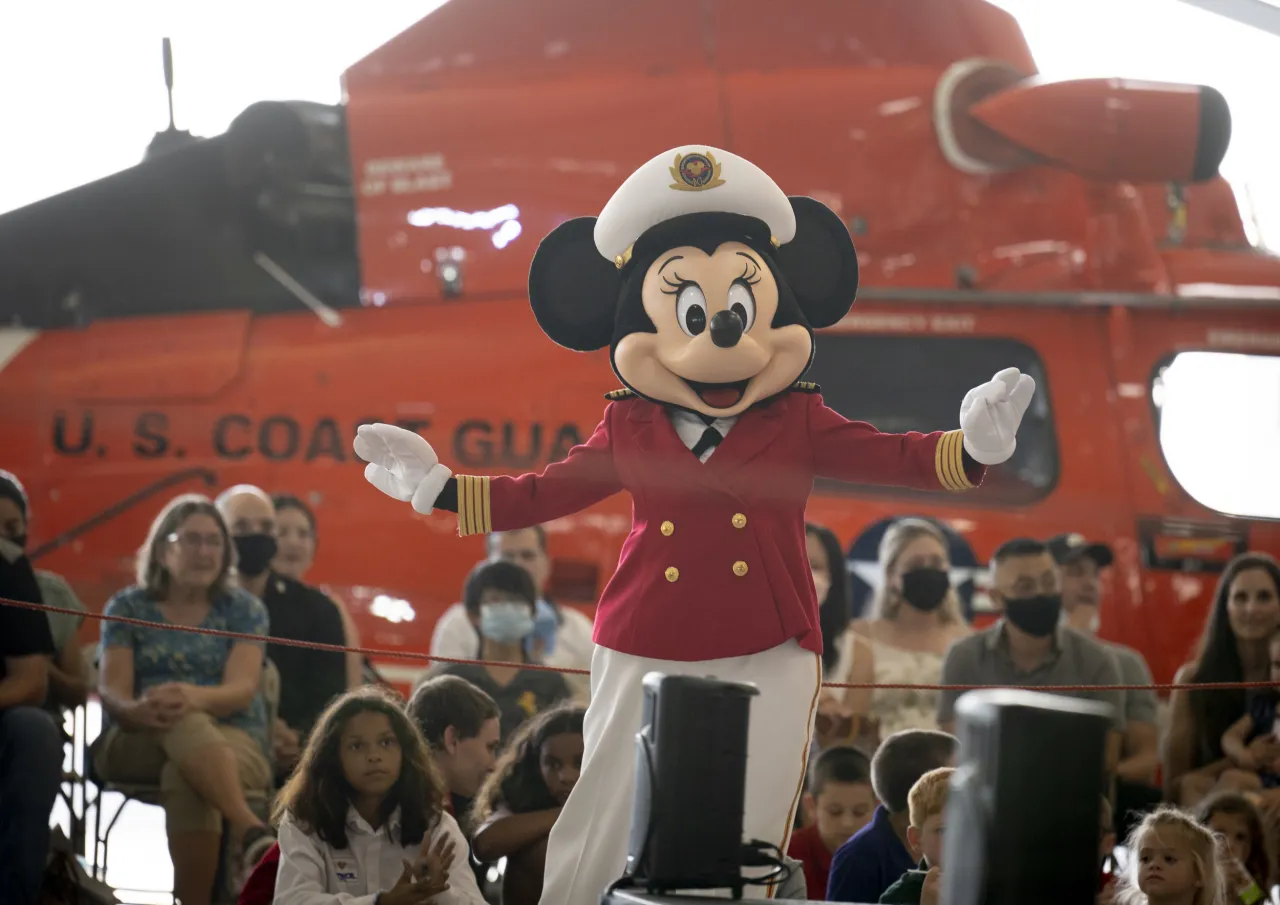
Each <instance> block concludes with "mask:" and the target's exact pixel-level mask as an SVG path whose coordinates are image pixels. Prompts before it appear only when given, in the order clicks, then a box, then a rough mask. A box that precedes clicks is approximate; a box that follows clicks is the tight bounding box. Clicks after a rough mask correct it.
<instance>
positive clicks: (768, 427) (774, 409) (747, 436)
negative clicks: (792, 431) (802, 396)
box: [703, 397, 789, 476]
mask: <svg viewBox="0 0 1280 905" xmlns="http://www.w3.org/2000/svg"><path fill="white" fill-rule="evenodd" d="M788 402H789V400H788V398H787V397H783V398H781V399H777V400H774V401H773V402H772V403H770V404H769V405H766V406H763V407H761V408H758V409H751V410H749V411H747V412H746V413H745V414H743V415H742V417H740V418H739V419H738V422H737V423H736V424H735V425H734V426H733V428H732V429H731V430H730V431H729V433H728V435H727V436H726V437H725V438H724V440H723V441H721V443H720V445H719V446H718V447H716V451H715V452H713V453H712V454H711V458H710V459H708V460H707V462H706V464H705V465H704V466H703V467H704V468H709V469H711V470H713V471H716V472H718V473H719V474H720V475H721V476H727V475H729V474H731V473H733V472H735V471H737V470H738V469H739V468H741V467H742V466H744V465H746V464H747V463H749V462H750V461H751V460H752V459H754V458H756V456H758V455H760V454H761V453H762V452H764V451H765V450H766V449H768V448H769V444H771V443H773V441H774V440H776V439H777V437H778V434H779V433H781V432H782V426H783V424H785V423H786V419H785V418H784V417H783V416H784V415H785V414H786V410H787V404H788Z"/></svg>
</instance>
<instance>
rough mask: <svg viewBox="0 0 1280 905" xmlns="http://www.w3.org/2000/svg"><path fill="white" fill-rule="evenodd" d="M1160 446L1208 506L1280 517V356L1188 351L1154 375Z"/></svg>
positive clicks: (1177, 473)
mask: <svg viewBox="0 0 1280 905" xmlns="http://www.w3.org/2000/svg"><path fill="white" fill-rule="evenodd" d="M1151 402H1152V406H1153V409H1154V411H1155V417H1156V430H1157V433H1158V434H1159V437H1160V449H1161V452H1163V453H1164V460H1165V463H1166V464H1167V465H1168V467H1169V471H1170V472H1171V473H1172V474H1173V477H1174V479H1175V480H1176V481H1177V482H1178V483H1179V484H1181V485H1182V488H1183V489H1184V490H1186V492H1187V493H1188V494H1190V495H1191V497H1192V498H1193V499H1194V500H1195V501H1196V502H1197V503H1200V504H1201V505H1202V506H1207V507H1208V508H1210V509H1214V510H1217V511H1218V512H1221V513H1223V514H1225V515H1234V516H1239V517H1243V518H1280V471H1277V470H1276V456H1277V452H1276V451H1277V450H1280V356H1274V355H1244V354H1238V353H1234V352H1180V353H1179V354H1177V355H1175V356H1173V358H1172V359H1169V360H1168V361H1167V362H1165V363H1163V364H1161V365H1160V366H1159V367H1157V368H1156V373H1155V375H1154V377H1153V379H1152V382H1151Z"/></svg>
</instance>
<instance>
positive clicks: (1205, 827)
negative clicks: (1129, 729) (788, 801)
mask: <svg viewBox="0 0 1280 905" xmlns="http://www.w3.org/2000/svg"><path fill="white" fill-rule="evenodd" d="M956 751H957V746H956V740H955V739H954V738H953V737H952V736H950V735H947V734H946V733H942V732H934V731H924V730H905V731H903V732H899V733H897V734H895V735H892V736H890V737H889V738H888V739H886V740H885V741H884V742H883V744H881V746H880V748H879V749H878V750H877V751H876V753H875V756H874V757H873V758H870V759H869V758H868V757H867V756H866V755H865V754H864V753H862V752H861V751H860V750H858V749H856V748H852V747H843V746H837V747H832V748H828V749H827V750H825V751H823V752H822V753H821V754H820V755H819V756H818V757H816V758H815V759H814V761H813V763H812V765H811V768H810V772H809V780H808V788H807V793H806V795H805V818H806V819H805V825H804V826H803V827H801V828H800V829H797V830H796V831H795V832H794V833H793V834H792V838H791V846H790V850H789V852H788V854H789V855H790V857H791V859H794V861H796V862H799V863H800V865H802V867H803V870H804V875H805V885H806V888H807V895H808V897H809V898H810V899H811V900H814V901H832V902H859V903H869V902H884V903H899V905H907V903H909V905H939V902H940V894H941V889H942V872H943V871H944V870H945V864H944V861H943V839H944V838H945V832H946V812H947V800H948V793H949V791H950V786H951V777H952V774H953V773H954V772H955V770H954V758H955V754H956ZM1099 820H1100V823H1099V844H1098V865H1099V881H1098V898H1097V905H1235V903H1236V902H1239V903H1243V905H1254V903H1257V902H1263V901H1266V900H1267V899H1268V897H1269V893H1268V891H1269V890H1270V889H1271V888H1272V887H1273V885H1274V884H1275V882H1276V880H1277V876H1276V870H1275V859H1274V857H1273V854H1272V852H1271V851H1270V846H1269V842H1268V836H1267V834H1266V832H1265V831H1264V823H1263V819H1262V816H1261V814H1260V813H1259V810H1258V808H1257V807H1256V806H1255V805H1254V803H1253V802H1252V801H1251V800H1250V799H1249V797H1247V795H1244V794H1239V793H1233V792H1222V793H1219V794H1217V795H1214V796H1213V797H1212V798H1210V799H1208V800H1206V801H1205V802H1204V803H1203V804H1202V805H1201V806H1200V807H1199V809H1198V810H1197V811H1196V812H1195V813H1188V812H1185V811H1182V810H1179V809H1177V808H1174V807H1171V806H1162V807H1160V808H1159V809H1157V810H1156V811H1154V812H1152V813H1149V814H1147V815H1146V816H1145V817H1144V818H1142V820H1141V821H1140V822H1139V823H1138V824H1137V825H1136V826H1135V827H1134V828H1133V830H1132V831H1131V832H1130V834H1129V837H1128V839H1127V840H1126V842H1125V851H1126V852H1127V858H1126V861H1125V863H1124V865H1123V869H1119V868H1118V867H1117V864H1116V858H1115V848H1116V836H1115V832H1114V829H1113V827H1114V825H1115V824H1114V820H1113V813H1112V808H1111V804H1110V802H1109V801H1108V799H1107V798H1106V797H1105V796H1100V799H1099Z"/></svg>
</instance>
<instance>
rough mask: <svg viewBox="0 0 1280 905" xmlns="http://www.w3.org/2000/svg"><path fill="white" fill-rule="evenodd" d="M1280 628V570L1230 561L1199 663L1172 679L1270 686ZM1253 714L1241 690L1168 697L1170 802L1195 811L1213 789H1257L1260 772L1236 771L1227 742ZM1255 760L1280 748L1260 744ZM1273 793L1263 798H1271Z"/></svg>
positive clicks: (1266, 560)
mask: <svg viewBox="0 0 1280 905" xmlns="http://www.w3.org/2000/svg"><path fill="white" fill-rule="evenodd" d="M1278 628H1280V564H1277V563H1276V561H1275V560H1274V559H1272V558H1271V557H1270V556H1267V555H1266V554H1264V553H1242V554H1240V555H1239V556H1237V557H1235V558H1234V559H1232V560H1231V562H1229V563H1227V566H1226V568H1225V569H1224V570H1223V573H1222V576H1221V578H1220V579H1219V581H1218V588H1217V592H1216V594H1215V596H1214V602H1213V606H1212V607H1211V608H1210V610H1209V612H1208V614H1207V615H1206V617H1205V626H1204V633H1203V636H1202V638H1201V640H1200V643H1199V646H1198V648H1197V649H1198V654H1197V657H1196V659H1195V660H1193V661H1191V662H1189V663H1186V664H1184V665H1183V666H1182V667H1181V668H1180V669H1179V670H1178V672H1177V674H1176V675H1175V676H1174V679H1173V681H1174V682H1175V683H1177V684H1187V683H1193V684H1202V683H1211V682H1266V681H1268V680H1269V679H1270V676H1271V658H1270V653H1269V650H1268V647H1269V644H1268V642H1269V640H1270V638H1271V636H1272V635H1273V634H1274V633H1275V632H1276V630H1277V629H1278ZM1248 709H1249V700H1248V697H1247V695H1246V694H1245V692H1244V691H1243V690H1241V689H1214V690H1200V689H1195V690H1191V691H1185V690H1174V691H1173V693H1172V694H1171V695H1170V696H1169V729H1168V732H1167V734H1166V736H1165V745H1164V782H1165V791H1166V794H1167V796H1168V797H1169V799H1170V800H1172V801H1176V802H1178V803H1180V804H1182V805H1183V806H1184V807H1194V806H1195V805H1196V804H1197V803H1199V801H1200V800H1201V799H1203V798H1204V797H1205V796H1206V795H1208V794H1209V793H1210V792H1213V791H1239V790H1241V789H1248V788H1256V787H1257V784H1258V778H1257V776H1256V775H1255V774H1253V773H1250V772H1246V771H1243V770H1240V769H1239V768H1237V767H1235V766H1233V765H1232V763H1231V761H1230V759H1228V758H1227V757H1226V756H1225V753H1224V752H1223V750H1222V738H1223V736H1224V735H1225V734H1226V732H1227V730H1228V729H1229V728H1230V727H1231V725H1232V724H1233V723H1235V722H1236V721H1238V720H1239V719H1240V718H1241V717H1243V716H1244V715H1245V714H1246V713H1247V712H1248ZM1251 744H1252V745H1253V746H1254V752H1253V753H1254V756H1255V757H1257V758H1258V759H1259V760H1260V761H1261V762H1264V763H1265V762H1269V761H1272V760H1274V759H1275V758H1276V757H1277V756H1280V743H1274V742H1270V741H1268V740H1267V739H1266V738H1265V737H1261V738H1258V739H1255V740H1254V741H1253V742H1252V743H1251ZM1269 793H1270V790H1268V794H1267V795H1266V796H1265V797H1267V798H1269V799H1270V798H1274V796H1272V795H1270V794H1269Z"/></svg>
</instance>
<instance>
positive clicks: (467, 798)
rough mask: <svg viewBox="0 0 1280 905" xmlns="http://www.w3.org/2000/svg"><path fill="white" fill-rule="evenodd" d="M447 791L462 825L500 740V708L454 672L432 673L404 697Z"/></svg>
mask: <svg viewBox="0 0 1280 905" xmlns="http://www.w3.org/2000/svg"><path fill="white" fill-rule="evenodd" d="M408 710H409V716H410V717H411V718H412V719H413V721H414V722H415V723H417V724H418V728H419V729H421V730H422V735H423V737H424V738H425V739H426V740H427V748H428V749H429V750H430V751H431V756H432V759H433V760H434V761H435V765H436V768H437V769H438V770H439V771H440V774H441V775H442V776H443V777H444V783H445V787H446V788H447V789H448V790H449V795H450V801H449V805H450V808H449V810H450V813H452V814H453V815H454V816H455V817H456V818H457V820H458V823H459V824H461V825H462V827H463V829H464V830H466V829H467V819H468V817H469V812H470V810H471V806H472V804H473V799H474V798H475V796H476V793H477V792H479V791H480V786H482V785H483V784H484V781H485V779H487V778H488V776H489V774H491V773H492V772H493V767H494V764H495V763H496V761H497V757H498V747H499V745H500V744H501V739H502V730H501V728H500V726H499V718H500V717H501V711H500V710H499V709H498V705H497V703H496V702H495V701H494V700H493V698H491V697H489V695H487V694H485V693H484V692H483V691H481V690H480V689H479V688H477V687H476V686H474V685H472V684H471V683H470V682H468V681H466V680H465V679H461V678H459V677H458V676H436V677H435V678H434V679H429V680H427V681H426V682H424V683H422V684H421V685H419V686H418V688H417V690H416V691H414V693H413V697H411V698H410V699H409V704H408Z"/></svg>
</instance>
